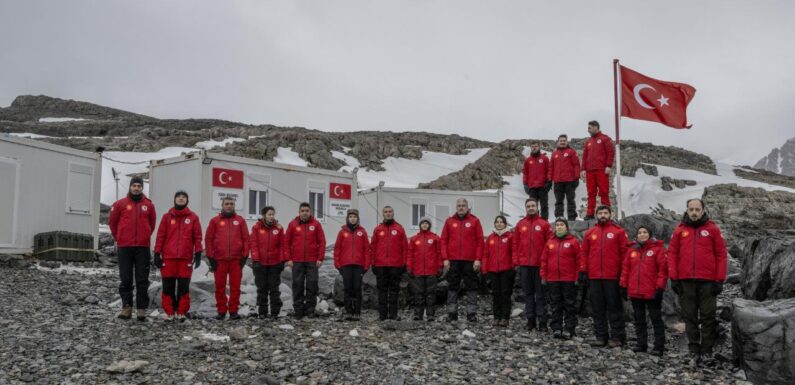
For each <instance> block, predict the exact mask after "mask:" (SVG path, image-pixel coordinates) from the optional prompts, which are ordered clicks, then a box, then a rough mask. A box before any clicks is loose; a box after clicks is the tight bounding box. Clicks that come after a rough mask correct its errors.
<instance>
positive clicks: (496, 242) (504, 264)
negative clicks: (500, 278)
mask: <svg viewBox="0 0 795 385" xmlns="http://www.w3.org/2000/svg"><path fill="white" fill-rule="evenodd" d="M513 235H514V234H513V232H511V231H508V229H505V232H504V233H502V235H499V234H497V233H496V232H493V233H491V234H489V236H488V238H486V247H485V248H484V249H483V261H482V262H481V267H480V270H481V271H483V274H486V273H499V272H501V271H507V270H513V267H514V264H513V252H512V246H513V241H512V239H511V238H512V237H513Z"/></svg>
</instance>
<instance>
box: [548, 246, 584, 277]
mask: <svg viewBox="0 0 795 385" xmlns="http://www.w3.org/2000/svg"><path fill="white" fill-rule="evenodd" d="M581 271H585V261H583V260H582V254H581V253H580V242H579V241H577V238H576V237H575V236H573V235H571V234H566V236H564V237H563V238H558V237H556V236H554V237H552V238H550V239H549V240H548V241H547V243H546V244H545V245H544V252H543V253H541V278H542V279H544V280H546V281H548V282H574V281H576V280H577V274H578V273H579V272H581Z"/></svg>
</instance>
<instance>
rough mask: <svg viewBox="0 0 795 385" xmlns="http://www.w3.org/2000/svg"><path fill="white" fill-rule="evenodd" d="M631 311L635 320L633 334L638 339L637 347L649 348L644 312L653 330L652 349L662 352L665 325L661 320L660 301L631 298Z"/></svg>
mask: <svg viewBox="0 0 795 385" xmlns="http://www.w3.org/2000/svg"><path fill="white" fill-rule="evenodd" d="M632 310H633V313H634V318H635V333H636V334H637V337H638V346H640V347H641V348H644V349H645V348H647V347H648V346H649V330H648V326H647V324H646V311H647V310H648V311H649V318H651V324H652V327H653V328H654V349H656V350H662V349H663V347H664V346H665V324H664V323H663V319H662V300H660V301H657V300H654V299H640V298H632Z"/></svg>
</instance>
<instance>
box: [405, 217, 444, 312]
mask: <svg viewBox="0 0 795 385" xmlns="http://www.w3.org/2000/svg"><path fill="white" fill-rule="evenodd" d="M443 266H444V260H442V243H441V242H440V240H439V236H438V235H436V234H435V233H433V232H432V231H431V219H430V218H428V217H423V218H422V219H420V232H419V233H417V235H415V236H413V237H411V239H409V249H408V254H406V268H407V270H408V273H409V276H410V277H411V283H412V289H413V291H414V320H415V321H421V320H422V316H423V313H426V315H427V320H428V321H433V317H434V313H435V310H436V309H435V306H434V305H435V304H436V284H437V283H438V278H437V276H438V275H439V273H440V272H441V271H442V268H443Z"/></svg>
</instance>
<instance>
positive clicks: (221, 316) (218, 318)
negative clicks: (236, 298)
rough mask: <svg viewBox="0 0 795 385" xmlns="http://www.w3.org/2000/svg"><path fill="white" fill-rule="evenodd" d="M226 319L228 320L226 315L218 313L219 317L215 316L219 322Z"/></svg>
mask: <svg viewBox="0 0 795 385" xmlns="http://www.w3.org/2000/svg"><path fill="white" fill-rule="evenodd" d="M224 318H226V313H218V315H217V316H215V319H217V320H219V321H223V320H224Z"/></svg>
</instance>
